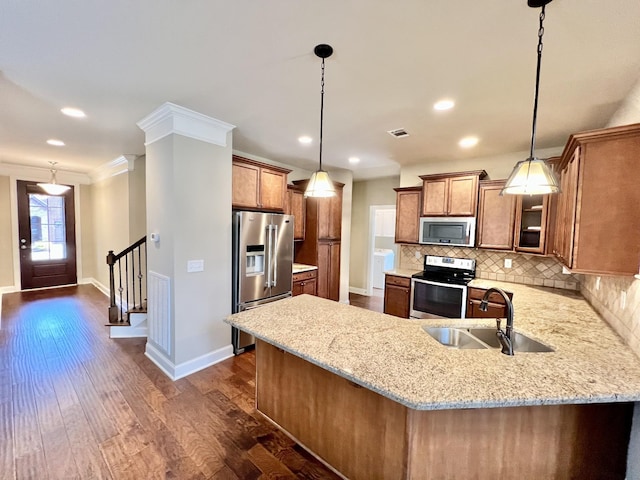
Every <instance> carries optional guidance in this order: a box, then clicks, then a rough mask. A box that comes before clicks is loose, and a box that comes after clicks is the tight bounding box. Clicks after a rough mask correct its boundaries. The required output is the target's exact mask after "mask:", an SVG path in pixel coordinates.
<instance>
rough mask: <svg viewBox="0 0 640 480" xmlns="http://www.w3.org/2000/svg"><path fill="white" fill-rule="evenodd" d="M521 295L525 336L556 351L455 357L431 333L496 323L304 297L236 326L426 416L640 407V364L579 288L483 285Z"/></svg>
mask: <svg viewBox="0 0 640 480" xmlns="http://www.w3.org/2000/svg"><path fill="white" fill-rule="evenodd" d="M474 286H478V287H481V288H482V287H484V288H488V287H490V286H495V287H499V288H502V289H504V290H509V291H511V292H512V293H513V294H514V298H513V303H514V310H515V319H514V326H515V330H516V331H519V332H522V333H525V334H527V335H529V336H530V337H532V338H534V339H537V340H540V341H542V342H544V343H546V344H548V345H550V346H551V347H553V348H554V349H555V352H551V353H520V352H518V353H516V354H515V355H514V356H512V357H510V356H508V355H503V354H502V353H500V351H499V350H497V349H486V350H455V349H449V348H447V347H444V346H443V345H441V344H440V343H438V342H437V341H436V340H434V339H433V338H431V337H430V336H429V335H428V334H426V333H425V332H424V331H423V330H422V326H423V325H432V326H436V325H447V326H451V325H467V326H491V327H493V326H495V321H494V320H491V319H465V320H456V319H446V320H443V319H438V320H406V319H402V318H398V317H394V316H391V315H385V314H382V313H377V312H372V311H369V310H364V309H361V308H358V307H353V306H349V305H344V304H340V303H336V302H333V301H330V300H326V299H322V298H318V297H314V296H310V295H300V296H297V297H293V298H288V299H285V300H280V301H278V302H274V303H272V304H269V305H265V306H263V307H260V308H257V309H254V310H250V311H247V312H243V313H238V314H235V315H231V316H230V317H228V319H227V320H226V321H227V323H230V324H231V325H234V326H236V327H238V328H240V329H242V330H245V331H247V332H250V333H252V334H253V335H255V336H256V337H257V338H259V339H261V340H264V341H266V342H268V343H271V344H273V345H275V346H277V347H279V348H282V349H284V350H285V351H287V352H290V353H293V354H295V355H297V356H299V357H302V358H304V359H305V360H307V361H309V362H311V363H313V364H316V365H318V366H320V367H322V368H325V369H326V370H329V371H331V372H333V373H335V374H337V375H340V376H342V377H344V378H347V379H349V380H351V381H352V382H355V383H357V384H360V385H362V386H364V387H366V388H368V389H370V390H373V391H375V392H378V393H380V394H381V395H384V396H385V397H388V398H390V399H392V400H395V401H397V402H399V403H401V404H403V405H405V406H407V407H410V408H413V409H417V410H437V409H455V408H487V407H508V406H522V405H553V404H573V403H606V402H626V401H638V400H640V359H638V357H637V356H636V355H635V354H634V353H633V352H632V351H631V350H630V349H629V348H628V347H627V346H626V345H625V344H624V342H623V341H622V339H621V338H620V337H618V336H617V335H616V333H615V332H614V331H613V330H612V329H611V328H610V327H609V326H608V325H607V324H606V323H605V322H604V321H603V320H602V319H601V318H600V317H599V316H598V314H597V313H595V311H594V310H593V309H592V308H591V306H590V305H589V304H588V303H587V302H586V301H585V300H584V298H583V297H582V296H581V295H580V294H578V293H575V292H572V291H569V290H559V289H552V288H544V287H531V286H526V285H519V284H512V283H504V282H495V281H485V280H474Z"/></svg>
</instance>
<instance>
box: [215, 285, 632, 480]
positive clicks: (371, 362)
mask: <svg viewBox="0 0 640 480" xmlns="http://www.w3.org/2000/svg"><path fill="white" fill-rule="evenodd" d="M491 286H498V287H501V288H505V289H508V290H510V291H511V292H512V293H513V294H514V307H515V322H514V323H515V328H516V331H520V332H523V333H526V334H528V335H529V336H531V337H533V338H536V339H538V340H540V341H542V342H544V343H546V344H548V345H550V346H551V347H553V348H554V350H555V351H554V352H551V353H517V354H516V355H515V356H513V357H509V356H506V355H503V354H501V353H500V352H499V351H498V350H495V349H487V350H452V349H448V348H446V347H444V346H442V345H440V344H439V343H438V342H437V341H436V340H434V339H433V338H431V337H430V336H429V335H427V334H426V333H425V332H424V331H423V329H422V326H424V325H429V326H435V325H452V324H455V325H465V324H467V325H474V326H478V325H483V326H492V325H495V324H494V323H493V322H491V321H487V320H478V319H474V320H428V321H427V320H405V319H400V318H397V317H393V316H390V315H385V314H380V313H376V312H370V311H367V310H362V309H359V308H356V307H352V306H347V305H342V304H338V303H335V302H331V301H328V300H324V299H320V298H316V297H312V296H309V295H301V296H299V297H295V298H291V299H286V300H282V301H279V302H277V303H275V304H272V305H268V306H265V307H263V308H260V309H256V310H252V311H248V312H243V313H241V314H236V315H232V316H231V317H229V319H228V322H229V323H230V324H232V325H233V326H235V327H237V328H240V329H243V330H246V331H248V332H250V333H252V334H253V335H255V336H256V338H257V339H259V341H258V345H257V351H256V366H257V380H256V388H257V395H256V398H257V409H258V410H259V411H260V412H261V413H262V414H264V415H265V416H266V417H267V418H269V419H270V420H271V421H273V422H275V423H276V424H277V425H279V426H280V427H281V428H282V429H283V430H285V431H286V432H288V433H289V434H290V435H291V436H293V437H294V438H295V439H296V440H297V441H298V442H299V443H301V444H302V445H304V446H305V447H306V448H307V449H309V450H310V451H312V452H314V453H315V454H316V455H317V456H318V457H319V458H321V459H322V460H324V461H325V462H327V463H328V464H329V465H331V466H332V467H333V468H335V469H336V470H337V471H339V472H340V473H341V474H343V475H344V476H346V477H348V478H353V479H357V478H624V474H625V464H626V451H627V444H628V439H629V431H630V427H631V416H632V410H633V404H632V403H631V402H634V401H638V400H640V361H639V360H638V358H637V357H636V356H635V354H633V352H631V350H629V349H628V347H626V346H625V345H624V343H623V342H622V340H621V339H620V338H619V337H617V336H616V334H615V333H614V332H613V331H612V330H611V329H610V328H609V327H608V326H607V325H606V323H604V322H603V321H602V320H601V319H600V318H599V317H598V315H597V314H596V313H595V312H594V311H593V310H592V309H591V307H590V306H589V305H588V304H587V302H586V301H584V299H583V298H582V297H581V296H580V295H578V294H575V293H573V292H569V291H563V290H554V289H546V288H537V287H528V286H524V285H516V284H500V283H499V282H491Z"/></svg>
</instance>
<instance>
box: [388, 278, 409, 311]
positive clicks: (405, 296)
mask: <svg viewBox="0 0 640 480" xmlns="http://www.w3.org/2000/svg"><path fill="white" fill-rule="evenodd" d="M410 300H411V279H410V278H406V277H399V276H397V275H385V277H384V313H388V314H389V315H395V316H396V317H402V318H409V310H410V305H409V302H410Z"/></svg>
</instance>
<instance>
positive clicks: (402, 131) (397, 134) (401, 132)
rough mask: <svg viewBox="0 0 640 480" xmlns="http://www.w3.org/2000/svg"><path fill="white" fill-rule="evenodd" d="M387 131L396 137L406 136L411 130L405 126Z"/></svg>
mask: <svg viewBox="0 0 640 480" xmlns="http://www.w3.org/2000/svg"><path fill="white" fill-rule="evenodd" d="M387 133H388V134H389V135H391V136H393V137H396V138H404V137H408V136H409V132H407V131H406V130H405V129H404V128H396V129H395V130H389V131H388V132H387Z"/></svg>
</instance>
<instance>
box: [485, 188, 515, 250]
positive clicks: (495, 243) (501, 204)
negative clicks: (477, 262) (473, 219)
mask: <svg viewBox="0 0 640 480" xmlns="http://www.w3.org/2000/svg"><path fill="white" fill-rule="evenodd" d="M505 183H506V180H482V181H480V197H479V204H478V226H477V235H478V247H479V248H493V249H497V250H512V249H513V228H514V221H515V213H516V209H515V206H516V197H515V195H503V196H500V191H501V190H502V189H503V188H504V185H505Z"/></svg>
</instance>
